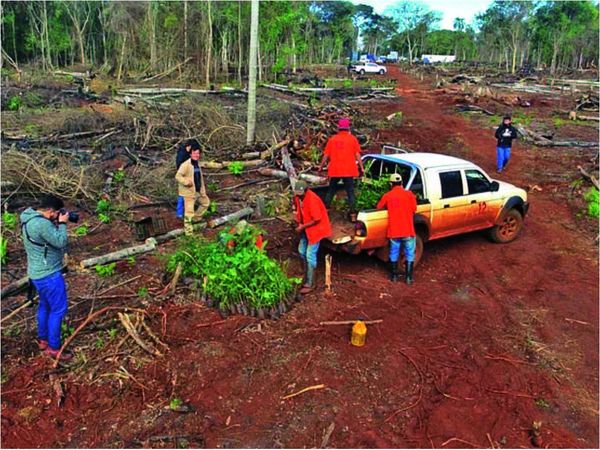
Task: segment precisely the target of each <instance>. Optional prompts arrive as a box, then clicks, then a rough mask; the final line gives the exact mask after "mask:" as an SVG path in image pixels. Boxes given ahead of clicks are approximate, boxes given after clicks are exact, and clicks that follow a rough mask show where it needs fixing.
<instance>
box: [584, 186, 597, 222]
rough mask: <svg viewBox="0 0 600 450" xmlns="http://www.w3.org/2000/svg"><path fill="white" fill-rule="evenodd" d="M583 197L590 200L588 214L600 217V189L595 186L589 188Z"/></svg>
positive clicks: (587, 200)
mask: <svg viewBox="0 0 600 450" xmlns="http://www.w3.org/2000/svg"><path fill="white" fill-rule="evenodd" d="M583 198H584V200H585V201H586V202H588V215H589V216H591V217H595V218H598V216H599V214H600V206H599V205H598V189H596V188H595V187H592V188H589V189H588V191H587V192H586V193H585V194H584V195H583Z"/></svg>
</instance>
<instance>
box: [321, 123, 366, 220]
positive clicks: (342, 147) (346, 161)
mask: <svg viewBox="0 0 600 450" xmlns="http://www.w3.org/2000/svg"><path fill="white" fill-rule="evenodd" d="M338 129H339V132H338V133H337V134H336V135H335V136H332V137H331V138H330V139H329V140H328V141H327V145H326V146H325V151H324V153H323V160H322V161H321V165H320V166H319V172H322V171H323V166H325V164H327V162H329V165H328V166H327V177H328V178H329V189H328V190H327V194H326V196H325V205H326V206H327V208H329V207H330V206H331V201H332V200H333V196H334V194H335V191H336V189H337V185H338V184H339V182H340V181H342V182H343V183H344V188H345V190H346V195H347V196H348V206H349V207H350V213H353V212H355V210H354V206H355V202H356V200H355V197H354V178H355V177H358V176H359V175H360V174H363V173H364V172H365V168H364V166H363V163H362V159H361V158H360V144H359V143H358V139H356V137H355V136H354V135H352V133H350V119H347V118H342V119H340V120H339V121H338ZM359 169H360V172H359Z"/></svg>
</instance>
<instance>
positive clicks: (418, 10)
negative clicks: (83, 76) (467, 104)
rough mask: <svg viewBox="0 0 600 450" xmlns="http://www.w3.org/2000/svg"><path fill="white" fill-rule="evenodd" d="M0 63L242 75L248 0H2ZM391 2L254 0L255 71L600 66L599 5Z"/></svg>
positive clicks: (207, 78)
mask: <svg viewBox="0 0 600 450" xmlns="http://www.w3.org/2000/svg"><path fill="white" fill-rule="evenodd" d="M1 18H2V20H1V25H2V29H1V33H2V55H3V58H2V59H3V65H5V63H6V62H7V61H8V62H10V63H11V64H12V65H22V64H33V65H36V66H38V67H39V68H41V69H42V70H52V69H55V68H58V67H64V66H70V65H73V64H82V65H84V66H86V67H94V68H95V70H102V71H105V72H107V73H109V74H111V75H113V76H115V77H117V78H118V79H119V80H120V79H122V78H124V77H125V76H126V75H127V74H129V73H136V74H140V73H141V74H156V73H161V72H164V71H168V70H172V69H178V70H182V71H185V72H187V73H188V75H190V77H191V78H192V79H196V80H199V81H204V82H205V83H206V85H209V84H210V83H212V82H213V81H215V80H223V79H226V80H228V81H230V82H235V81H237V82H238V83H240V84H241V83H242V81H243V79H244V78H245V77H246V74H247V61H248V49H249V45H250V2H248V1H212V0H209V1H190V0H181V1H161V0H151V1H146V2H120V1H76V2H68V1H61V0H54V1H27V2H16V1H15V2H13V1H3V2H2V4H1ZM440 20H441V16H440V14H439V13H437V12H435V11H431V10H430V9H428V7H427V6H426V5H424V4H422V3H418V2H412V1H400V2H398V3H397V4H395V5H394V6H392V7H389V8H388V9H387V10H386V11H385V12H384V14H377V13H376V12H375V11H374V10H373V8H372V7H371V6H367V5H361V4H359V5H356V4H353V3H351V2H348V1H335V2H325V1H313V2H294V1H261V2H260V15H259V40H258V61H259V66H258V78H259V80H262V79H265V78H273V77H274V76H275V75H276V74H277V73H280V72H281V71H283V70H285V69H289V70H292V71H295V70H296V68H299V67H302V66H304V65H307V64H316V63H319V64H322V63H327V64H331V63H340V64H344V63H347V62H348V58H349V57H350V56H351V55H352V54H353V53H355V52H361V53H362V52H368V53H374V54H377V55H385V54H387V52H389V51H391V50H396V51H398V52H399V53H400V55H403V56H405V57H406V58H408V61H409V62H410V63H412V61H413V60H414V59H415V58H417V57H419V56H420V55H421V54H446V55H448V54H449V55H453V54H454V55H456V57H457V59H458V60H463V61H478V62H487V63H493V64H497V65H498V66H499V67H501V68H503V69H505V70H507V71H510V72H513V73H514V72H515V71H517V70H519V69H520V68H522V67H527V66H528V67H546V68H548V69H550V71H551V72H552V73H557V72H560V71H562V70H565V69H584V68H590V67H596V66H597V64H598V4H597V2H595V1H591V0H582V1H572V2H562V1H556V2H554V1H534V2H502V1H495V2H494V3H492V4H491V5H490V6H489V8H488V9H487V10H486V11H485V12H483V13H481V14H479V15H477V16H476V18H475V20H474V21H473V23H466V21H465V19H464V18H461V17H456V18H455V19H454V29H453V30H443V29H440V28H439V23H440Z"/></svg>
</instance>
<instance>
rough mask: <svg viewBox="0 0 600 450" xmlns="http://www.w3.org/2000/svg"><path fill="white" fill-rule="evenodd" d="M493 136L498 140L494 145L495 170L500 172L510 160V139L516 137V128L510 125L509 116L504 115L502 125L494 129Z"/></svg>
mask: <svg viewBox="0 0 600 450" xmlns="http://www.w3.org/2000/svg"><path fill="white" fill-rule="evenodd" d="M495 136H496V139H497V140H498V146H497V147H496V172H497V173H502V171H503V170H504V169H505V168H506V166H507V164H508V161H509V160H510V148H511V146H512V140H513V139H516V138H517V129H516V128H515V127H513V126H512V121H511V118H510V116H504V118H503V119H502V125H500V126H499V127H498V129H497V130H496V134H495Z"/></svg>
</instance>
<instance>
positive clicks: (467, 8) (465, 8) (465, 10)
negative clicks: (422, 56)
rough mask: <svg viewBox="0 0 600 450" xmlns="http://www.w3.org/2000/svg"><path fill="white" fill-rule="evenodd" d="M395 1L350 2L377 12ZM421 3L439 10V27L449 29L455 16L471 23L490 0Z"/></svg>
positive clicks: (453, 0) (425, 1) (433, 0)
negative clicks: (440, 14)
mask: <svg viewBox="0 0 600 450" xmlns="http://www.w3.org/2000/svg"><path fill="white" fill-rule="evenodd" d="M397 2H398V0H352V3H356V4H359V3H362V4H363V5H369V6H372V7H373V9H374V10H375V12H376V13H379V14H381V13H383V11H384V10H385V8H387V7H388V6H391V5H394V4H395V3H397ZM421 3H424V4H425V5H427V6H428V7H429V9H431V10H433V11H439V12H441V13H442V20H441V22H440V24H439V25H440V28H443V29H448V30H451V29H452V24H453V22H454V19H455V18H456V17H462V18H464V19H465V20H466V22H467V23H472V22H473V19H474V18H475V15H476V14H477V13H480V12H483V11H485V10H486V9H487V7H488V6H489V5H490V4H491V3H492V0H422V1H421Z"/></svg>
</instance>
